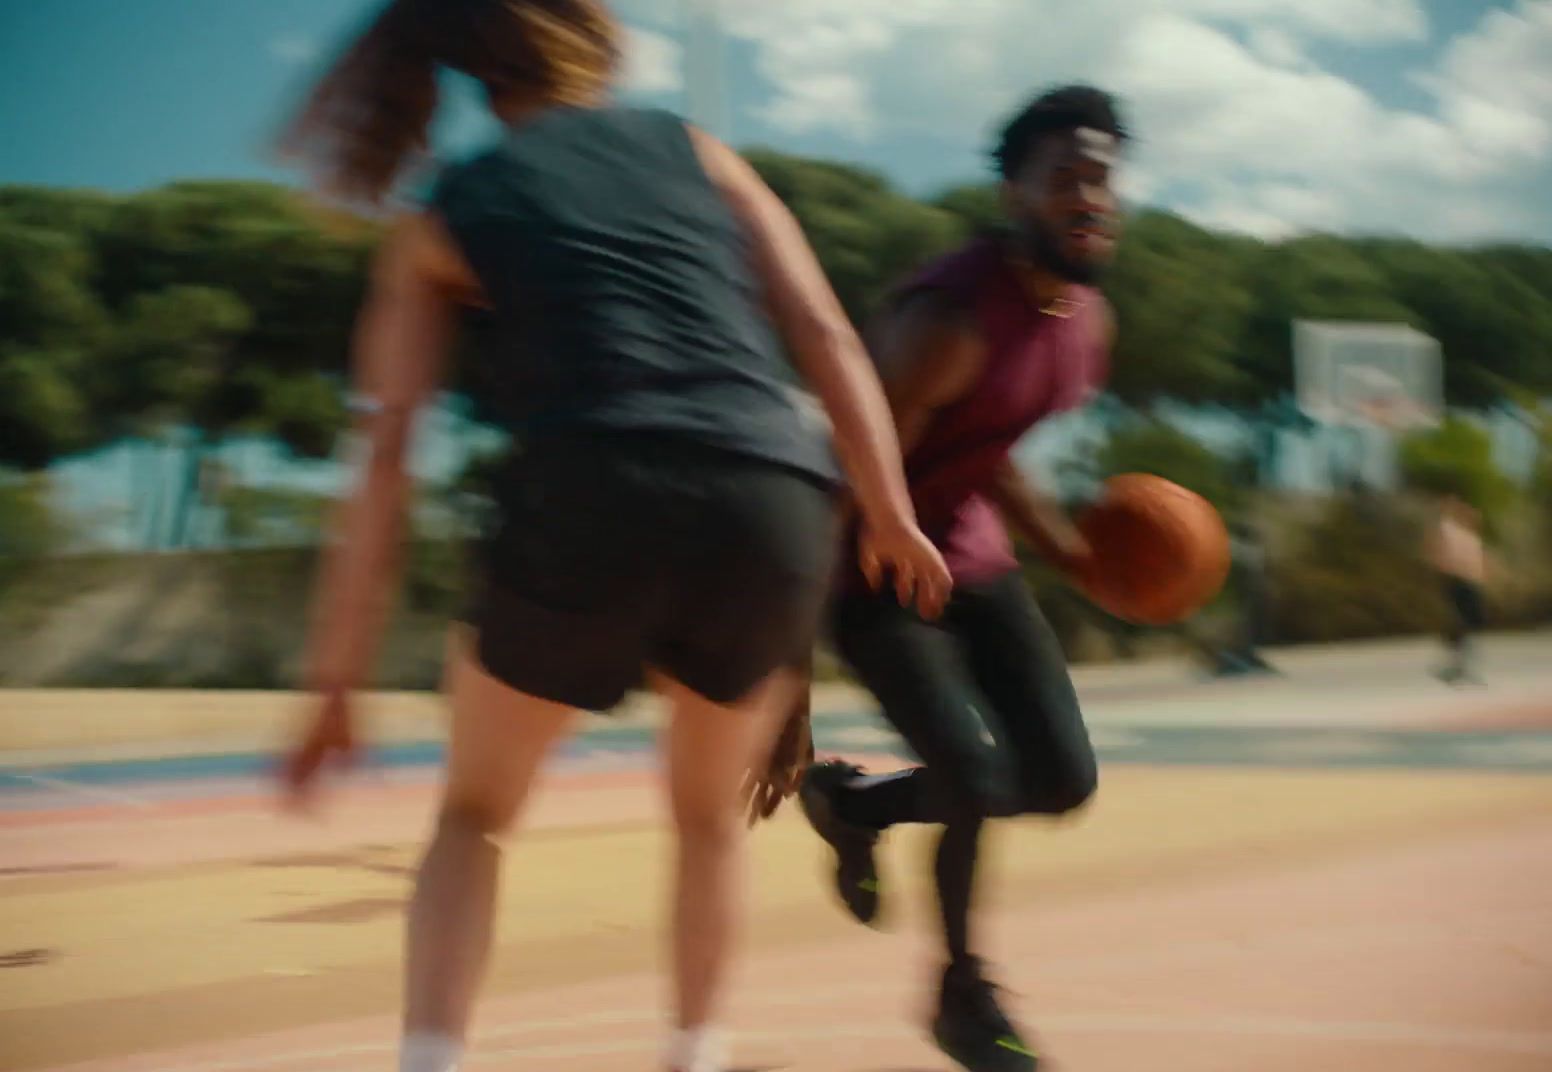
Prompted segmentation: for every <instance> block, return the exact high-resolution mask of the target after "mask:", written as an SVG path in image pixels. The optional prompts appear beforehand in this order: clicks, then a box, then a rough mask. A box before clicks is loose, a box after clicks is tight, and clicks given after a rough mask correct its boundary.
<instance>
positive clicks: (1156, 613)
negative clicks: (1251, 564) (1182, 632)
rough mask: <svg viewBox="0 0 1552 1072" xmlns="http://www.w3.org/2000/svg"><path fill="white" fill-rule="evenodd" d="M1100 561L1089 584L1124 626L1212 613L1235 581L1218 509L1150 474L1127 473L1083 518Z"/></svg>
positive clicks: (1081, 521) (1095, 562)
mask: <svg viewBox="0 0 1552 1072" xmlns="http://www.w3.org/2000/svg"><path fill="white" fill-rule="evenodd" d="M1078 528H1079V531H1081V532H1082V533H1083V536H1084V538H1085V539H1087V540H1088V542H1089V546H1090V547H1091V548H1092V550H1093V553H1094V557H1093V561H1092V563H1091V565H1090V568H1089V569H1088V570H1086V571H1085V576H1084V577H1083V578H1081V583H1082V587H1083V590H1084V592H1085V594H1087V595H1088V597H1089V598H1090V599H1091V600H1093V601H1094V603H1095V604H1096V605H1098V606H1099V607H1101V608H1102V609H1104V610H1105V611H1107V612H1108V613H1110V614H1113V615H1115V616H1116V617H1117V618H1120V619H1122V620H1124V621H1129V622H1135V623H1137V624H1139V625H1170V624H1173V623H1175V622H1179V621H1181V620H1183V619H1185V618H1187V617H1190V615H1192V614H1194V613H1195V612H1196V611H1197V610H1199V609H1201V608H1202V607H1203V606H1205V605H1206V604H1207V603H1208V602H1209V601H1210V600H1211V599H1212V598H1213V597H1214V596H1216V595H1217V594H1218V592H1219V590H1221V589H1222V587H1223V583H1224V581H1225V579H1227V577H1228V574H1229V560H1230V553H1229V532H1228V529H1227V527H1226V526H1225V525H1224V523H1223V518H1221V517H1220V516H1219V515H1218V511H1217V510H1215V509H1214V508H1213V506H1212V504H1211V503H1209V502H1208V501H1207V500H1206V499H1204V498H1202V497H1201V496H1200V495H1198V494H1196V493H1195V492H1193V491H1189V490H1187V489H1186V488H1183V487H1181V486H1180V485H1179V484H1176V483H1173V482H1171V481H1168V480H1165V479H1163V478H1162V477H1157V476H1152V475H1149V474H1147V473H1125V474H1123V475H1121V476H1117V477H1112V478H1111V479H1110V480H1108V481H1106V482H1105V487H1104V492H1103V494H1102V495H1101V496H1100V498H1099V499H1098V501H1096V502H1095V503H1093V504H1092V505H1091V506H1089V507H1088V508H1087V509H1086V510H1085V511H1084V512H1083V513H1082V514H1081V515H1080V516H1079V518H1078Z"/></svg>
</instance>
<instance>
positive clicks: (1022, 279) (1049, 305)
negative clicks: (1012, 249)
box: [1010, 253, 1084, 320]
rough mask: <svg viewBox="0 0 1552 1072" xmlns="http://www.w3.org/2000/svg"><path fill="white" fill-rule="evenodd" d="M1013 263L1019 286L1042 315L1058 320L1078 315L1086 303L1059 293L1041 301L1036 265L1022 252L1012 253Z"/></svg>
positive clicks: (1069, 318)
mask: <svg viewBox="0 0 1552 1072" xmlns="http://www.w3.org/2000/svg"><path fill="white" fill-rule="evenodd" d="M1010 259H1011V262H1012V265H1013V275H1014V276H1015V278H1017V279H1018V282H1019V286H1020V287H1021V288H1022V289H1023V291H1024V293H1025V294H1026V295H1028V296H1029V297H1030V298H1031V299H1032V300H1034V301H1035V303H1036V304H1037V305H1038V306H1039V309H1040V313H1041V315H1042V316H1054V317H1056V318H1057V319H1058V320H1071V319H1072V318H1073V317H1075V316H1077V315H1078V311H1079V310H1080V309H1082V308H1083V306H1084V303H1083V302H1080V301H1073V300H1072V299H1071V298H1069V297H1067V296H1066V295H1057V296H1056V297H1054V298H1052V299H1051V300H1050V301H1047V302H1045V303H1043V304H1041V303H1040V291H1039V289H1038V288H1037V287H1036V286H1035V280H1034V275H1035V267H1034V265H1032V264H1030V263H1029V261H1028V260H1027V259H1026V258H1025V257H1024V255H1023V254H1022V253H1012V254H1010Z"/></svg>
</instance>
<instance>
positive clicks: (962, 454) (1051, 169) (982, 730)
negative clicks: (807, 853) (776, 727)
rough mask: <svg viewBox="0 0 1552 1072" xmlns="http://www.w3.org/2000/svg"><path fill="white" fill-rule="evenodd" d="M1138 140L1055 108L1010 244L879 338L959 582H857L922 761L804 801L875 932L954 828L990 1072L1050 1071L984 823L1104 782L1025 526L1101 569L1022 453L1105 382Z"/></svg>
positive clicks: (1108, 118) (821, 768)
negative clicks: (889, 871) (1121, 189)
mask: <svg viewBox="0 0 1552 1072" xmlns="http://www.w3.org/2000/svg"><path fill="white" fill-rule="evenodd" d="M1126 137H1127V135H1126V133H1125V131H1124V129H1123V127H1122V124H1121V121H1120V119H1119V117H1118V115H1117V113H1116V108H1115V105H1114V102H1113V101H1112V100H1111V98H1110V97H1109V96H1108V95H1106V94H1104V93H1102V92H1100V91H1098V90H1096V89H1092V88H1089V87H1086V86H1068V87H1064V88H1060V89H1056V90H1053V91H1051V92H1049V93H1047V94H1045V95H1044V96H1042V97H1040V98H1038V99H1037V100H1035V101H1034V102H1033V103H1032V104H1030V105H1029V106H1028V107H1027V108H1026V109H1024V111H1022V112H1021V113H1020V114H1019V115H1018V116H1017V117H1015V118H1014V119H1013V121H1012V122H1011V123H1010V124H1009V125H1008V127H1007V129H1006V130H1005V131H1004V133H1003V135H1002V139H1001V144H1000V146H999V148H998V150H997V153H996V157H997V162H998V165H999V167H1000V170H1001V174H1002V179H1003V185H1002V195H1003V204H1004V208H1005V210H1006V214H1007V217H1008V219H1007V223H1008V226H1007V227H1006V228H1005V233H1003V234H1000V235H998V236H995V237H985V238H980V239H977V240H975V241H973V242H971V243H970V244H969V245H967V246H966V247H964V248H963V249H961V250H959V251H958V252H955V253H953V254H950V255H949V256H947V257H945V258H943V259H942V260H939V261H938V262H936V263H934V264H932V265H930V266H929V267H928V268H927V269H926V270H925V271H924V272H923V273H922V274H920V275H919V276H917V277H916V278H915V279H914V280H913V281H912V282H910V283H909V284H908V285H907V286H905V287H904V288H903V289H902V290H901V291H900V292H899V293H897V294H896V295H895V296H894V299H893V300H892V301H891V303H890V304H889V305H888V307H887V308H886V310H885V311H884V313H883V315H882V317H881V318H880V320H879V322H877V323H876V324H875V325H874V330H873V331H872V332H871V338H870V344H871V348H872V350H873V353H874V358H875V360H876V361H877V363H878V365H879V368H880V370H881V372H882V374H883V378H884V381H885V383H886V386H887V388H888V394H889V398H890V402H891V407H892V409H893V412H894V415H895V420H896V424H897V428H898V432H899V436H900V440H901V446H902V448H903V449H904V451H905V454H906V467H907V474H908V477H909V479H910V482H911V492H912V497H913V499H914V501H915V505H916V509H917V512H918V516H919V517H920V519H921V522H922V527H923V531H925V532H926V533H927V534H928V535H929V537H930V538H931V539H932V540H933V542H934V543H935V544H936V545H937V546H938V547H939V548H940V549H941V550H942V552H943V555H944V557H945V559H946V560H947V562H948V564H949V566H950V569H951V571H952V573H953V576H954V581H955V588H954V594H953V596H952V598H951V600H950V602H949V604H948V607H947V609H946V611H945V612H944V614H943V615H942V617H941V618H940V619H939V620H936V621H927V620H925V619H923V618H922V617H921V616H919V615H917V614H915V613H912V612H911V611H910V610H908V609H906V608H902V607H901V606H900V605H899V602H898V600H895V599H893V598H892V597H886V596H883V595H878V594H875V593H874V592H873V591H872V590H871V589H870V588H869V587H868V585H867V584H866V583H865V582H864V581H863V580H862V578H861V577H860V575H859V576H856V577H853V578H851V579H850V580H849V581H844V582H843V586H842V590H841V592H840V595H839V597H838V599H837V601H836V603H835V606H834V608H833V611H832V620H831V624H832V628H833V632H834V637H835V641H836V646H837V648H838V650H839V652H840V654H841V656H842V657H843V658H844V659H845V661H846V662H847V664H848V665H849V666H850V668H851V669H852V670H853V671H854V672H855V674H856V675H857V676H858V677H859V678H860V679H861V680H862V682H863V683H864V684H865V685H866V686H867V687H868V688H869V689H870V690H871V691H872V692H873V694H874V695H875V696H876V697H877V699H878V701H879V702H880V704H881V705H882V707H883V709H884V713H885V716H886V717H887V718H888V719H889V721H890V722H891V723H892V724H893V725H894V726H895V728H896V729H898V730H899V732H900V733H901V735H902V736H903V737H904V738H905V740H906V741H907V742H908V743H909V744H910V746H911V748H912V749H913V750H914V751H915V753H916V754H917V755H918V756H919V757H920V758H921V760H922V761H923V765H922V766H918V767H913V768H909V769H906V770H902V771H898V772H895V773H892V774H884V775H876V776H868V775H864V774H863V773H862V771H861V770H860V769H859V768H857V767H855V766H852V765H849V764H846V763H842V762H839V761H831V762H826V763H821V764H817V765H813V766H810V767H809V769H808V771H807V772H806V774H805V776H804V779H803V783H802V786H801V789H800V792H799V798H800V800H801V803H802V807H803V810H804V812H805V814H806V815H807V816H808V818H809V821H810V822H811V823H812V824H813V826H814V828H815V829H816V830H817V831H818V832H819V834H820V835H821V836H822V837H823V838H824V839H825V840H826V841H827V842H828V843H829V844H830V845H831V847H832V848H833V849H834V850H835V853H836V855H837V858H838V860H837V871H836V880H837V884H838V887H839V892H840V895H841V898H842V900H843V901H844V902H845V904H846V906H847V908H848V909H849V910H850V911H851V913H852V914H853V915H854V916H856V917H857V919H859V920H861V921H863V922H870V921H872V920H873V919H874V918H875V916H876V915H877V913H878V911H879V893H878V891H879V885H878V875H877V871H876V869H875V866H874V859H873V853H874V848H875V845H876V843H877V840H878V837H879V834H880V833H881V832H882V831H883V830H885V829H887V828H888V827H890V826H893V825H895V824H897V823H933V824H938V825H941V826H942V827H943V836H942V839H941V840H940V841H939V843H938V850H937V862H936V876H935V877H936V881H937V888H938V896H939V902H940V906H941V909H942V919H943V928H944V938H945V942H946V945H947V967H946V969H945V971H944V972H943V976H942V984H941V991H940V995H939V999H938V1009H937V1013H936V1016H935V1017H934V1020H933V1024H932V1032H933V1036H934V1038H935V1040H936V1041H937V1044H938V1045H939V1046H940V1047H941V1048H942V1050H943V1051H944V1052H945V1053H946V1054H948V1055H949V1056H950V1057H952V1058H953V1059H954V1060H955V1061H957V1062H959V1063H960V1064H961V1065H963V1066H964V1067H965V1068H967V1069H971V1070H972V1072H1003V1070H1009V1072H1013V1070H1017V1072H1028V1070H1030V1069H1033V1068H1035V1067H1036V1064H1037V1059H1036V1057H1035V1054H1034V1052H1033V1051H1032V1050H1031V1048H1030V1046H1029V1045H1028V1044H1027V1043H1026V1042H1025V1041H1024V1040H1023V1039H1022V1038H1021V1037H1020V1036H1019V1033H1018V1032H1017V1031H1016V1030H1015V1028H1014V1027H1013V1026H1012V1024H1011V1023H1010V1022H1009V1020H1008V1018H1007V1016H1006V1015H1005V1014H1004V1013H1003V1012H1002V1010H1001V1008H1000V1007H999V1005H998V1003H997V1000H996V994H995V988H994V987H993V986H992V985H991V984H990V983H989V982H988V981H987V979H986V976H985V975H984V974H983V971H982V967H981V961H980V960H979V959H978V957H977V956H976V955H975V954H974V953H973V952H972V942H971V940H970V934H969V910H970V904H971V901H972V891H973V888H974V874H975V863H976V853H977V845H978V842H979V839H980V833H981V827H982V824H983V823H984V822H985V821H986V820H987V819H989V818H993V817H1003V816H1015V815H1031V814H1036V815H1053V816H1054V815H1062V814H1066V813H1068V812H1071V811H1074V810H1075V809H1077V808H1079V807H1081V806H1082V805H1083V804H1084V803H1085V802H1086V801H1087V800H1088V799H1089V798H1090V796H1091V795H1092V794H1093V792H1094V789H1095V785H1096V769H1095V761H1094V754H1093V751H1092V749H1091V747H1090V744H1089V740H1088V734H1087V731H1086V729H1085V727H1084V724H1083V719H1082V716H1081V714H1080V712H1079V709H1078V701H1077V696H1076V694H1075V693H1074V691H1073V687H1072V683H1071V681H1070V680H1069V677H1068V674H1067V667H1066V661H1065V658H1064V656H1063V653H1062V650H1061V647H1060V646H1059V644H1058V643H1057V639H1056V636H1055V634H1054V633H1053V632H1052V630H1051V628H1050V626H1049V625H1048V624H1047V623H1046V621H1045V619H1044V617H1043V616H1042V615H1041V613H1040V611H1039V609H1038V608H1037V607H1036V605H1035V602H1034V600H1033V598H1032V597H1031V595H1030V593H1029V591H1028V590H1027V588H1026V587H1025V585H1024V584H1023V582H1022V580H1021V578H1020V575H1019V566H1018V560H1017V558H1016V557H1015V556H1014V553H1013V547H1012V544H1011V542H1010V540H1009V537H1008V534H1007V528H1011V529H1012V530H1013V531H1014V532H1016V533H1017V534H1018V535H1019V536H1020V537H1021V538H1023V539H1024V540H1026V541H1028V542H1029V543H1030V544H1031V545H1032V546H1033V547H1035V548H1036V549H1037V550H1038V551H1039V552H1040V553H1041V554H1043V555H1044V556H1046V557H1047V558H1048V559H1049V560H1051V561H1052V562H1054V563H1055V564H1057V565H1058V566H1059V567H1061V568H1062V569H1064V570H1065V571H1067V573H1068V574H1069V575H1070V576H1075V577H1077V576H1081V575H1082V572H1083V570H1084V569H1085V568H1086V563H1087V559H1088V550H1087V548H1086V546H1085V545H1084V542H1083V540H1082V538H1081V537H1080V536H1079V534H1078V532H1077V530H1076V529H1075V528H1074V526H1073V525H1072V523H1071V522H1070V521H1069V520H1068V519H1067V518H1066V517H1065V516H1064V515H1063V514H1062V512H1061V511H1060V509H1059V508H1057V507H1055V506H1054V505H1053V504H1051V503H1050V502H1048V501H1047V500H1046V499H1045V498H1044V497H1043V496H1041V495H1040V494H1039V493H1038V492H1037V491H1036V490H1035V489H1033V488H1032V487H1031V486H1030V485H1029V483H1028V482H1027V481H1026V480H1025V478H1024V477H1023V476H1022V475H1021V474H1020V472H1019V470H1018V468H1017V466H1016V465H1015V464H1014V462H1013V460H1012V458H1011V456H1010V451H1011V449H1012V448H1013V446H1014V445H1015V444H1016V443H1017V442H1018V440H1019V439H1020V438H1021V437H1022V436H1023V435H1024V434H1025V433H1026V432H1027V431H1028V430H1029V429H1030V428H1031V427H1032V426H1033V425H1035V424H1036V423H1037V422H1039V421H1040V420H1042V419H1044V418H1046V417H1049V416H1051V415H1053V414H1055V413H1058V412H1060V411H1063V410H1068V409H1071V408H1074V407H1076V406H1079V405H1081V404H1082V403H1083V402H1084V401H1086V400H1087V399H1088V398H1089V397H1090V396H1091V395H1092V393H1093V392H1094V391H1095V390H1096V388H1097V386H1098V385H1099V384H1100V383H1101V382H1102V381H1103V379H1104V375H1105V371H1106V369H1107V365H1108V351H1109V346H1110V339H1111V335H1112V322H1111V316H1110V311H1109V307H1108V306H1107V304H1106V302H1105V300H1104V298H1103V297H1101V295H1100V294H1099V292H1098V291H1097V290H1096V289H1094V284H1095V282H1096V280H1097V279H1098V277H1099V276H1100V274H1101V272H1102V270H1103V268H1104V267H1105V265H1106V264H1107V263H1108V262H1109V260H1110V258H1111V255H1112V250H1113V248H1114V243H1115V227H1116V213H1117V203H1116V198H1115V195H1114V194H1113V193H1112V191H1111V175H1112V169H1113V167H1114V166H1115V164H1116V161H1117V157H1118V153H1119V150H1120V149H1121V147H1122V145H1123V144H1124V142H1125V141H1126Z"/></svg>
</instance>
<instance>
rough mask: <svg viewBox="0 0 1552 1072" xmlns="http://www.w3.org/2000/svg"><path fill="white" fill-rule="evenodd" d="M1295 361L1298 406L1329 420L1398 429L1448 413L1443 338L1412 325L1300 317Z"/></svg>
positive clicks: (1295, 326)
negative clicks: (1441, 344)
mask: <svg viewBox="0 0 1552 1072" xmlns="http://www.w3.org/2000/svg"><path fill="white" fill-rule="evenodd" d="M1293 361H1294V385H1295V390H1296V394H1297V397H1298V405H1299V409H1300V410H1302V411H1303V412H1304V413H1305V415H1307V416H1308V417H1310V418H1311V419H1312V420H1315V421H1318V422H1320V423H1322V424H1328V425H1337V426H1344V427H1348V428H1373V429H1381V430H1385V431H1392V432H1395V431H1405V430H1408V429H1413V428H1419V427H1428V426H1432V425H1435V424H1437V423H1438V422H1439V420H1440V418H1441V416H1442V414H1443V405H1444V365H1443V355H1442V353H1441V351H1440V347H1439V344H1438V342H1437V341H1435V340H1434V339H1433V338H1431V337H1430V336H1428V335H1425V334H1424V333H1422V332H1421V331H1418V330H1417V329H1415V328H1413V327H1410V326H1408V325H1406V324H1398V323H1377V322H1368V321H1345V320H1296V321H1294V324H1293Z"/></svg>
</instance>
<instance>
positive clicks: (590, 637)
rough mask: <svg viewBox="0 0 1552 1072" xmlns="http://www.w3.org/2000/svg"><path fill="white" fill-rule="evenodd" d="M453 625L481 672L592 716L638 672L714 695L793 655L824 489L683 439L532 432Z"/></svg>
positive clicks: (825, 560)
mask: <svg viewBox="0 0 1552 1072" xmlns="http://www.w3.org/2000/svg"><path fill="white" fill-rule="evenodd" d="M497 497H498V514H499V520H498V522H497V524H496V526H495V530H494V532H493V533H492V534H491V537H490V538H489V539H488V540H486V541H484V542H483V543H482V545H481V547H480V549H479V551H480V569H479V570H478V572H477V575H476V580H475V584H476V590H475V592H474V598H473V600H472V601H471V604H470V606H469V609H468V613H467V614H466V615H465V620H466V621H467V622H468V623H469V624H470V625H472V626H473V627H474V629H475V631H476V633H477V636H478V655H479V659H480V662H481V663H482V664H483V666H484V667H485V669H486V671H487V672H489V673H490V674H491V675H492V676H494V677H496V678H497V679H498V680H500V681H502V682H504V683H506V684H508V685H510V686H512V687H513V688H515V689H517V690H519V691H521V692H525V693H528V694H529V695H532V696H538V697H540V698H543V699H547V700H552V701H554V702H557V703H563V704H568V705H571V706H574V707H577V708H581V709H583V710H590V711H604V710H608V709H609V708H611V707H614V706H615V705H616V704H618V703H619V702H620V701H621V700H622V699H623V698H624V697H625V695H626V693H627V692H629V691H630V690H631V689H632V688H635V687H637V686H639V685H640V684H642V682H643V681H644V679H645V672H646V670H647V669H648V668H652V669H655V670H657V671H659V672H661V673H663V674H665V675H667V676H668V677H670V678H673V679H675V680H677V681H679V682H681V683H682V684H684V685H685V686H687V687H688V688H690V689H691V690H693V691H695V692H697V693H699V694H700V695H702V696H704V697H706V698H707V699H709V700H711V701H712V702H714V703H724V704H726V703H732V702H734V701H737V700H739V699H741V698H742V697H743V696H744V695H746V694H747V693H748V692H749V691H750V689H752V688H753V687H754V686H755V685H757V684H759V682H760V681H761V680H763V679H764V678H765V677H766V676H767V675H769V674H770V673H771V672H772V671H774V670H777V669H779V668H781V667H783V666H788V665H797V664H799V663H801V662H802V661H803V660H805V659H807V658H808V656H809V653H810V651H811V649H812V645H813V643H814V639H815V635H816V633H817V631H818V629H819V625H820V620H821V616H822V614H823V610H824V605H825V600H826V597H827V595H828V593H829V589H830V584H831V578H832V572H833V569H834V563H835V559H836V557H837V548H838V537H839V532H838V527H837V526H838V509H837V506H838V499H837V496H836V491H835V489H834V488H833V487H832V486H831V485H829V484H827V483H825V482H823V481H821V480H820V479H819V478H817V477H808V476H807V475H805V474H802V473H800V472H798V471H796V470H793V469H789V468H786V467H783V466H779V465H775V464H767V463H764V462H761V461H759V460H757V459H752V458H748V457H744V456H741V455H735V454H732V453H729V452H726V451H720V450H716V449H713V448H709V447H705V446H701V445H700V444H696V443H693V442H689V441H684V440H676V439H671V438H665V437H653V436H641V435H629V436H599V437H589V438H582V437H576V436H570V435H568V436H565V437H549V436H547V437H545V438H543V439H541V440H537V441H534V442H533V443H530V444H529V445H528V446H527V447H526V448H524V449H522V450H521V451H520V452H519V453H516V454H514V458H513V461H512V462H511V464H510V466H509V467H508V468H507V470H506V472H505V474H504V476H503V478H502V480H501V481H500V486H499V490H498V496H497Z"/></svg>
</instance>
